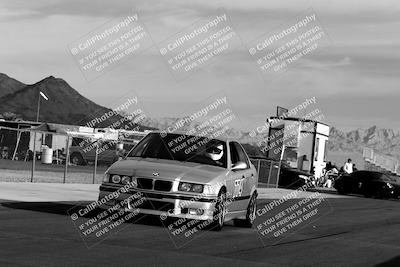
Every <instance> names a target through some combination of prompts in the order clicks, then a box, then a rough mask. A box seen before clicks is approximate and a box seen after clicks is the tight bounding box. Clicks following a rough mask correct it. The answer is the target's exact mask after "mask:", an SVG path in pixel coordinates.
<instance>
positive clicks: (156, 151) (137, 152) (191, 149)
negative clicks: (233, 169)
mask: <svg viewBox="0 0 400 267" xmlns="http://www.w3.org/2000/svg"><path fill="white" fill-rule="evenodd" d="M129 157H142V158H156V159H167V160H177V161H183V162H196V163H201V164H207V165H212V166H218V167H222V168H227V148H226V143H225V142H223V141H220V140H216V139H208V138H206V137H199V136H192V135H185V134H167V135H166V136H163V137H161V135H160V134H159V133H150V134H148V135H147V136H146V137H145V138H144V139H143V140H142V141H140V142H139V143H138V144H137V145H136V146H135V147H134V148H133V149H132V150H131V151H130V152H129V153H128V155H127V158H129Z"/></svg>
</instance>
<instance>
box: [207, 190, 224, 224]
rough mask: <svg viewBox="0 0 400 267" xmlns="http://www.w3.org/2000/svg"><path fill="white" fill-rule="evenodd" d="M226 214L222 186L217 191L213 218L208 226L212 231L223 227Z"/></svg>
mask: <svg viewBox="0 0 400 267" xmlns="http://www.w3.org/2000/svg"><path fill="white" fill-rule="evenodd" d="M225 214H226V190H225V188H222V189H221V190H220V191H219V193H218V199H217V202H216V203H215V210H214V214H213V220H212V222H211V225H210V228H211V230H213V231H221V230H222V228H223V227H224V221H225Z"/></svg>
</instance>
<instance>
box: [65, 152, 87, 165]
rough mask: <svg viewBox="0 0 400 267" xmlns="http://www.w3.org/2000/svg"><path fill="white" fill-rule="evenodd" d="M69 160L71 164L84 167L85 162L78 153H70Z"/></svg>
mask: <svg viewBox="0 0 400 267" xmlns="http://www.w3.org/2000/svg"><path fill="white" fill-rule="evenodd" d="M69 160H70V162H71V163H72V164H75V165H86V162H85V160H84V159H83V157H82V155H81V154H79V153H72V154H71V156H70V157H69Z"/></svg>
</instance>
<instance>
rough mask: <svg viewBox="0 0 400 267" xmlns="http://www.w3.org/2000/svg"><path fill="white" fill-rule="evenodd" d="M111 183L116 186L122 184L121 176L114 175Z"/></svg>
mask: <svg viewBox="0 0 400 267" xmlns="http://www.w3.org/2000/svg"><path fill="white" fill-rule="evenodd" d="M111 181H112V182H113V183H115V184H119V183H120V182H121V176H119V175H113V176H112V177H111Z"/></svg>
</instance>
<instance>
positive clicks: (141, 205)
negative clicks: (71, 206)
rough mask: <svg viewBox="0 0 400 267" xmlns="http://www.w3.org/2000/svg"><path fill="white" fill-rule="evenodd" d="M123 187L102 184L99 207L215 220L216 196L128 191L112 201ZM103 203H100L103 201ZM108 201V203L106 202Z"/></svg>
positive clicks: (164, 215)
mask: <svg viewBox="0 0 400 267" xmlns="http://www.w3.org/2000/svg"><path fill="white" fill-rule="evenodd" d="M120 188H121V186H117V185H108V184H102V185H101V186H100V193H99V202H101V203H102V204H101V205H100V206H99V207H100V208H101V209H110V208H112V207H114V206H116V205H117V208H119V209H124V210H125V211H131V212H135V213H140V214H150V215H156V216H160V217H161V218H163V219H164V218H166V217H175V218H185V219H193V220H212V219H213V214H214V210H215V202H216V200H217V197H212V196H207V197H205V196H201V195H197V196H195V195H187V194H181V193H178V192H158V191H154V190H151V191H150V190H140V189H129V191H128V192H125V193H120V194H118V197H114V198H112V199H110V200H108V199H109V197H108V196H110V195H112V194H113V192H116V191H117V190H118V189H120ZM102 199H103V201H100V200H102ZM104 200H108V201H106V202H105V201H104Z"/></svg>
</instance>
